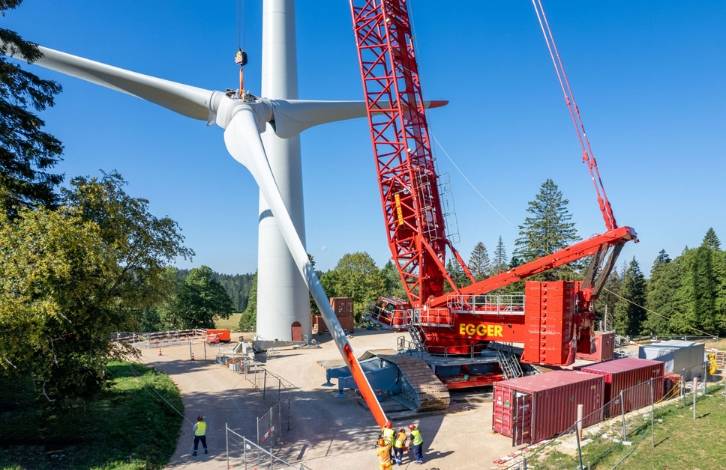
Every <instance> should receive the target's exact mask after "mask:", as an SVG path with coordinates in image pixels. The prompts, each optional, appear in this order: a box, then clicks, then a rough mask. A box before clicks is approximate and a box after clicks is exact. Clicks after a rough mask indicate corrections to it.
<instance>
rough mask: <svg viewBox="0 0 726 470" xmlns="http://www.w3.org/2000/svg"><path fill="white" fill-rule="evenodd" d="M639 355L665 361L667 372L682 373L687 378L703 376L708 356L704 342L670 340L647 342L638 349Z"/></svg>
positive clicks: (642, 357)
mask: <svg viewBox="0 0 726 470" xmlns="http://www.w3.org/2000/svg"><path fill="white" fill-rule="evenodd" d="M638 357H639V358H640V359H652V360H654V361H661V362H663V363H664V366H665V372H666V373H667V374H668V373H673V374H681V375H683V376H685V379H686V380H690V379H692V378H693V377H699V378H703V362H704V361H705V360H706V356H705V347H704V345H703V344H702V343H695V342H693V341H679V340H670V341H660V342H658V343H652V344H646V345H643V346H640V348H639V349H638Z"/></svg>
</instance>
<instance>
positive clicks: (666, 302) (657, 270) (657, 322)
mask: <svg viewBox="0 0 726 470" xmlns="http://www.w3.org/2000/svg"><path fill="white" fill-rule="evenodd" d="M681 277H682V276H681V271H680V265H679V264H677V263H673V262H672V261H671V258H670V256H668V253H666V251H665V250H660V252H659V253H658V256H657V257H656V258H655V261H654V262H653V267H652V268H651V270H650V280H649V281H648V286H647V289H646V291H647V293H646V304H647V306H648V312H647V319H646V321H645V324H644V330H646V331H648V333H650V334H652V335H666V334H668V333H670V332H671V331H670V324H669V323H670V319H671V317H673V315H674V314H676V312H677V311H676V298H675V297H676V292H678V289H679V287H680V282H681Z"/></svg>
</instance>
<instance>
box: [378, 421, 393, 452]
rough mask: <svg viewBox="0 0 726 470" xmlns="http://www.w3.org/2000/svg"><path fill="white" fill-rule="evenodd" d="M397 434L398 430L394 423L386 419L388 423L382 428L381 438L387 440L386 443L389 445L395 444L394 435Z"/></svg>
mask: <svg viewBox="0 0 726 470" xmlns="http://www.w3.org/2000/svg"><path fill="white" fill-rule="evenodd" d="M395 434H396V431H395V430H394V429H393V423H392V422H390V421H386V424H385V425H384V426H383V429H382V430H381V438H382V439H383V440H384V441H386V444H388V445H389V446H391V445H393V437H394V435H395Z"/></svg>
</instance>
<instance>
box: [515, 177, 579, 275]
mask: <svg viewBox="0 0 726 470" xmlns="http://www.w3.org/2000/svg"><path fill="white" fill-rule="evenodd" d="M568 204H569V201H568V200H567V199H565V197H564V196H563V195H562V192H561V191H560V190H559V188H558V187H557V185H556V184H555V182H554V181H552V180H551V179H547V180H546V181H545V182H544V183H542V186H540V190H539V193H537V196H535V199H534V200H533V201H530V202H529V206H528V208H527V212H528V213H529V215H528V216H527V217H526V218H525V219H524V223H523V224H522V225H520V226H519V237H518V238H517V240H516V242H515V246H516V248H515V250H514V255H515V256H516V257H517V258H520V259H521V260H522V261H523V262H527V261H531V260H533V259H536V258H540V257H542V256H546V255H549V254H552V253H554V252H555V251H557V250H560V249H562V248H565V247H566V246H568V245H570V244H571V243H572V242H573V241H576V240H578V239H579V237H578V235H577V230H576V229H575V224H574V223H573V222H572V214H570V212H569V210H568V208H567V205H568ZM563 273H568V274H570V275H571V273H572V268H570V267H563V268H560V269H557V270H551V271H548V272H546V273H544V274H543V275H542V276H540V277H541V278H542V279H545V280H554V279H557V278H558V277H560V276H561V275H562V274H563Z"/></svg>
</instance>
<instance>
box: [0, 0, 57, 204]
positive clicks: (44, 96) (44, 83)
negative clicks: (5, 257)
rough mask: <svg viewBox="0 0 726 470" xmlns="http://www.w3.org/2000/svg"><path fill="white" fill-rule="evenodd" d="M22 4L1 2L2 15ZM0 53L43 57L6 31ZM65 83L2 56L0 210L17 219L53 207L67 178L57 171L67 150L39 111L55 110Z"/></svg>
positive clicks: (12, 0)
mask: <svg viewBox="0 0 726 470" xmlns="http://www.w3.org/2000/svg"><path fill="white" fill-rule="evenodd" d="M21 1H22V0H5V1H1V2H0V15H2V14H4V13H5V11H6V10H9V9H13V8H15V7H17V6H18V5H19V4H20V3H21ZM0 52H2V54H4V55H5V56H7V55H11V54H16V53H17V54H20V55H22V56H24V57H27V58H28V59H29V60H30V61H31V62H32V61H33V60H35V59H37V58H38V57H40V51H39V50H38V47H37V46H36V45H35V44H32V43H30V42H27V41H25V40H23V38H22V37H20V35H18V34H17V33H15V32H14V31H10V30H8V29H3V28H0ZM60 90H61V87H60V85H58V84H57V83H55V82H53V81H50V80H43V79H41V78H39V77H38V76H36V75H34V74H32V73H30V72H28V71H25V70H23V69H22V68H21V67H20V66H19V65H16V64H14V63H11V62H9V61H8V60H7V59H6V58H5V57H4V56H3V55H0V198H2V200H0V208H2V210H4V211H5V213H6V214H7V215H8V216H9V217H11V218H14V217H15V216H17V214H18V210H19V209H20V208H23V207H31V208H32V207H38V206H53V205H54V203H55V202H56V197H57V195H56V193H55V187H56V186H57V185H58V184H59V183H60V182H61V180H62V179H63V178H62V176H61V175H58V174H53V173H51V171H50V170H51V168H52V167H53V166H54V165H55V164H56V163H57V162H58V161H59V160H60V158H61V153H62V152H63V146H62V144H61V143H60V141H59V140H58V139H56V138H55V137H53V136H52V135H50V134H49V133H47V132H45V131H44V130H43V127H44V125H45V123H44V122H43V120H42V119H40V118H39V117H38V116H37V115H36V114H34V113H35V112H38V111H43V110H44V109H46V108H49V107H51V106H53V104H54V97H55V95H56V94H58V93H59V92H60Z"/></svg>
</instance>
